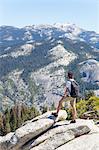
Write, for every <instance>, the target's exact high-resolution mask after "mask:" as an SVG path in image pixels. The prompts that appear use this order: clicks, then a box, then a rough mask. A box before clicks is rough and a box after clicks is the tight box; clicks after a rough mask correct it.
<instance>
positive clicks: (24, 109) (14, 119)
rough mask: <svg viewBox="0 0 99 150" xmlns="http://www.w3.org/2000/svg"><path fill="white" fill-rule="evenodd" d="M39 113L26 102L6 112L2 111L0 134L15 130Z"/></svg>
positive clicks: (0, 115) (0, 114)
mask: <svg viewBox="0 0 99 150" xmlns="http://www.w3.org/2000/svg"><path fill="white" fill-rule="evenodd" d="M38 115H39V112H38V111H37V110H36V108H35V107H33V106H32V107H28V106H26V105H24V104H16V105H15V106H14V107H13V108H11V109H8V108H7V109H6V110H5V112H4V113H0V135H6V134H7V133H9V132H11V131H12V132H13V131H15V130H16V129H17V128H19V127H20V126H21V125H22V124H23V123H24V122H25V121H27V120H30V119H32V118H34V117H36V116H38Z"/></svg>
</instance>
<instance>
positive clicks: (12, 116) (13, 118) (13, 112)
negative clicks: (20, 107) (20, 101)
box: [10, 107, 17, 131]
mask: <svg viewBox="0 0 99 150" xmlns="http://www.w3.org/2000/svg"><path fill="white" fill-rule="evenodd" d="M10 126H11V131H15V129H16V128H17V115H16V109H15V107H13V108H12V109H11V110H10Z"/></svg>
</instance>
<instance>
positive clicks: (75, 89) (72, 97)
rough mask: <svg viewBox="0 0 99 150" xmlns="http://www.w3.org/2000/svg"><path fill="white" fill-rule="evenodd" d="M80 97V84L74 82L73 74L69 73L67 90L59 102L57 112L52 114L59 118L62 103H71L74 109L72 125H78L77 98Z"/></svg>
mask: <svg viewBox="0 0 99 150" xmlns="http://www.w3.org/2000/svg"><path fill="white" fill-rule="evenodd" d="M78 95H79V86H78V83H77V82H76V81H75V80H74V76H73V73H72V72H68V80H67V82H66V90H65V93H64V96H63V97H62V98H61V100H60V101H59V104H58V107H57V112H56V113H52V114H53V115H54V116H55V117H57V116H58V112H59V110H60V109H61V108H62V103H63V102H64V101H66V100H69V101H70V105H71V108H72V121H71V122H70V123H76V118H77V111H76V98H77V97H78Z"/></svg>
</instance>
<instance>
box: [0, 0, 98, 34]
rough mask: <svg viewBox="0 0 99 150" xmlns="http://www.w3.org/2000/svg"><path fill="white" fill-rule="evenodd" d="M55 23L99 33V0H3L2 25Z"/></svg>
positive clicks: (0, 23) (0, 7) (0, 21)
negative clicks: (68, 24)
mask: <svg viewBox="0 0 99 150" xmlns="http://www.w3.org/2000/svg"><path fill="white" fill-rule="evenodd" d="M54 23H71V24H76V25H77V26H79V27H81V28H83V29H86V30H92V31H96V32H98V33H99V0H0V26H1V25H10V26H16V27H24V26H28V25H33V24H54Z"/></svg>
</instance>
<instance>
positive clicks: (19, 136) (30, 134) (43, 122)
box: [0, 118, 54, 150]
mask: <svg viewBox="0 0 99 150" xmlns="http://www.w3.org/2000/svg"><path fill="white" fill-rule="evenodd" d="M53 123H54V120H52V119H48V118H46V119H40V120H37V121H35V122H29V123H27V124H25V125H24V126H22V127H20V128H18V129H17V130H16V131H15V133H14V134H13V135H12V137H11V138H10V140H9V139H8V140H6V139H5V137H3V138H4V139H5V140H3V141H1V143H0V146H1V149H2V150H5V149H8V150H10V149H13V150H17V149H19V148H20V147H21V146H22V145H24V144H25V143H26V142H28V141H29V140H30V139H32V138H34V137H36V136H37V135H39V134H40V133H42V132H44V131H46V130H47V129H49V128H50V127H51V126H52V125H53Z"/></svg>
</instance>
